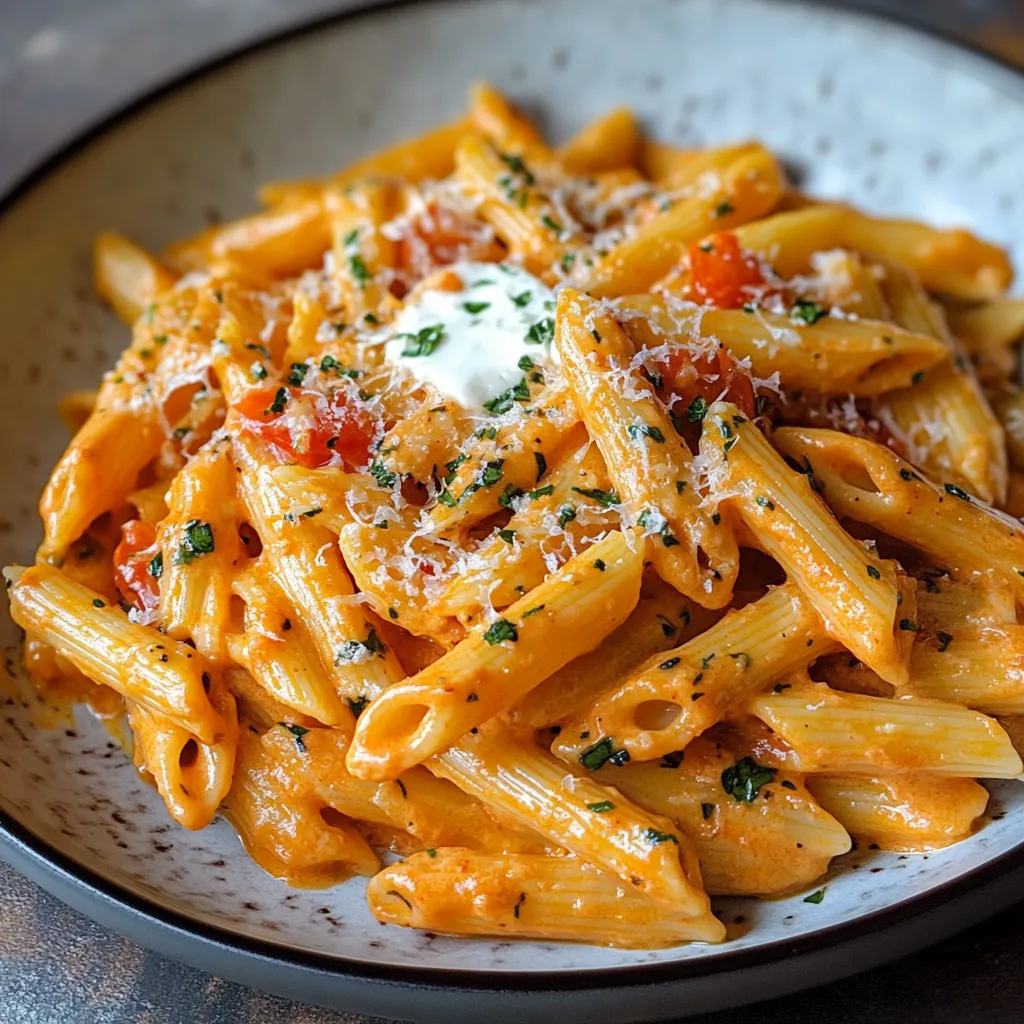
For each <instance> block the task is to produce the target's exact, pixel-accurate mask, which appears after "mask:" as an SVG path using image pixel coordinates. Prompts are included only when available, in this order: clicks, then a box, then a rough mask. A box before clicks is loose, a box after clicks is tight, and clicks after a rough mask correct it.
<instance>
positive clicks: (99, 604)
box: [92, 597, 107, 608]
mask: <svg viewBox="0 0 1024 1024" xmlns="http://www.w3.org/2000/svg"><path fill="white" fill-rule="evenodd" d="M92 606H93V608H106V607H107V602H106V601H104V600H103V599H102V598H100V597H94V598H93V599H92Z"/></svg>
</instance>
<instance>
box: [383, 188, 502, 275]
mask: <svg viewBox="0 0 1024 1024" xmlns="http://www.w3.org/2000/svg"><path fill="white" fill-rule="evenodd" d="M501 257H502V249H501V246H500V245H498V243H497V242H496V241H495V240H494V237H493V235H492V234H491V233H490V231H489V229H488V228H487V225H486V224H484V223H483V222H482V221H479V220H473V219H470V218H468V217H466V216H464V215H463V214H461V213H458V212H457V211H455V210H452V209H450V208H448V207H446V206H442V205H441V204H440V203H431V204H430V205H429V206H428V207H427V210H426V212H425V213H424V214H423V215H422V216H420V217H418V218H417V219H416V220H415V221H414V223H413V225H412V232H411V234H410V235H407V236H406V237H405V238H403V239H402V241H401V243H400V245H399V257H398V265H399V266H400V267H406V268H411V269H414V270H419V271H420V272H422V271H424V270H425V269H426V268H425V267H424V266H423V265H422V264H423V263H424V262H426V263H427V264H428V265H429V266H431V267H439V266H448V265H449V264H451V263H457V262H458V261H460V260H477V261H491V260H500V259H501Z"/></svg>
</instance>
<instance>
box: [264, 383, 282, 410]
mask: <svg viewBox="0 0 1024 1024" xmlns="http://www.w3.org/2000/svg"><path fill="white" fill-rule="evenodd" d="M287 403H288V392H287V390H286V389H285V388H278V389H277V394H276V395H274V400H273V402H271V403H270V408H269V409H264V410H263V414H264V415H267V414H269V413H274V414H275V415H280V414H281V413H283V412H284V407H285V405H286V404H287Z"/></svg>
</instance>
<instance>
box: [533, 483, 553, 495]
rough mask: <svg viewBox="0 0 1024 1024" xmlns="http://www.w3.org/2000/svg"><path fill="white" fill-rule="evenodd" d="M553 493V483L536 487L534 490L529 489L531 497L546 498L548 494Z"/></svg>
mask: <svg viewBox="0 0 1024 1024" xmlns="http://www.w3.org/2000/svg"><path fill="white" fill-rule="evenodd" d="M554 493H555V485H554V484H545V485H544V486H543V487H538V488H537V489H536V490H535V491H530V497H531V498H546V497H548V495H550V494H554Z"/></svg>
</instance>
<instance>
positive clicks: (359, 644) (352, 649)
mask: <svg viewBox="0 0 1024 1024" xmlns="http://www.w3.org/2000/svg"><path fill="white" fill-rule="evenodd" d="M364 650H365V651H368V652H369V653H370V654H375V655H377V656H382V655H383V654H384V652H385V651H387V647H385V646H384V644H383V643H382V642H381V639H380V637H378V636H377V631H376V630H375V629H374V628H373V627H372V626H371V627H370V632H369V633H368V634H367V637H366V639H365V640H346V641H345V642H344V643H343V644H341V645H340V646H339V647H338V651H337V653H336V654H335V656H334V664H335V665H336V666H337V665H349V664H351V663H352V662H355V661H359V660H361V655H362V653H363V651H364Z"/></svg>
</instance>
